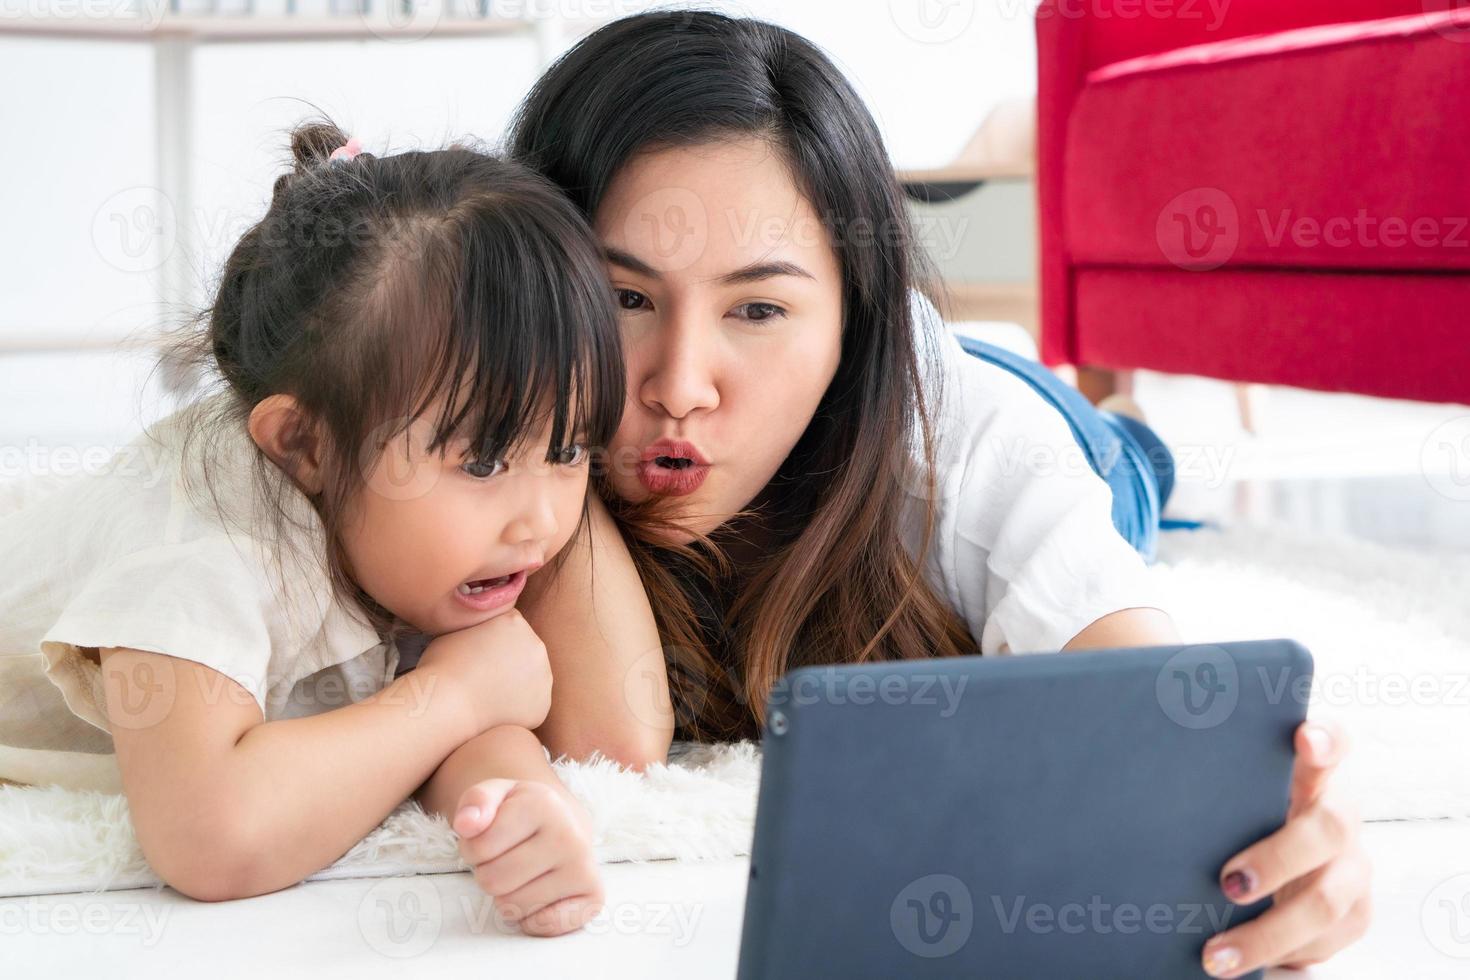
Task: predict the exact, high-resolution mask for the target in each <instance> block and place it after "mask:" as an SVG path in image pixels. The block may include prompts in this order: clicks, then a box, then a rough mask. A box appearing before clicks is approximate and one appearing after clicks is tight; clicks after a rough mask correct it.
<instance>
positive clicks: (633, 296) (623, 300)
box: [613, 289, 648, 310]
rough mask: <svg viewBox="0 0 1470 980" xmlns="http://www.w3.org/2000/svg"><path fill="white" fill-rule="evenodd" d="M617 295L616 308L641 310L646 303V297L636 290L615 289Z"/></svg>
mask: <svg viewBox="0 0 1470 980" xmlns="http://www.w3.org/2000/svg"><path fill="white" fill-rule="evenodd" d="M613 292H614V293H616V294H617V300H618V308H619V309H624V310H641V309H643V308H644V306H645V305H647V303H648V297H647V296H644V295H643V294H642V293H640V292H638V290H636V289H615V290H613Z"/></svg>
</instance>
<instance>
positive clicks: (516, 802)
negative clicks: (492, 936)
mask: <svg viewBox="0 0 1470 980" xmlns="http://www.w3.org/2000/svg"><path fill="white" fill-rule="evenodd" d="M453 827H454V832H455V833H457V834H459V837H460V842H459V853H460V856H461V857H462V858H463V859H464V861H465V863H466V864H468V865H470V867H472V868H473V869H474V873H475V882H476V883H477V884H478V885H479V886H480V890H481V891H483V892H484V893H485V894H487V895H489V896H490V897H492V898H493V899H495V908H496V911H497V914H499V915H500V916H501V917H502V918H504V919H506V920H507V921H510V922H515V923H518V924H519V925H520V927H521V931H522V932H524V933H526V934H527V935H530V936H559V935H561V934H562V933H566V932H572V931H573V930H575V929H580V928H581V927H582V926H583V925H585V924H586V923H587V921H588V920H589V919H591V918H592V917H593V916H595V915H596V914H597V913H598V912H599V911H601V909H602V906H603V890H602V876H601V874H600V873H599V872H598V869H597V860H596V858H594V857H593V856H592V818H591V817H590V816H589V815H588V813H587V811H586V810H585V809H583V808H582V807H581V806H580V805H579V804H578V803H576V802H575V801H573V800H571V799H569V798H568V797H567V796H566V795H564V794H562V793H559V792H558V791H557V790H556V789H554V788H553V787H551V786H548V785H547V784H545V783H541V782H536V781H534V780H528V779H522V780H514V779H487V780H484V781H483V782H479V783H476V784H475V785H473V786H471V787H470V788H469V789H467V790H465V791H464V793H463V794H462V795H461V796H460V799H459V805H458V807H457V808H456V811H455V814H454V821H453Z"/></svg>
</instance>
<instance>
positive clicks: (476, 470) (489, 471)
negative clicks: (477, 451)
mask: <svg viewBox="0 0 1470 980" xmlns="http://www.w3.org/2000/svg"><path fill="white" fill-rule="evenodd" d="M459 468H460V469H461V470H463V471H464V472H465V473H467V474H468V475H470V476H472V477H474V478H475V479H477V480H488V479H490V477H492V476H498V475H500V474H501V473H504V472H505V460H503V459H497V460H492V461H490V462H486V461H485V460H483V459H472V460H470V461H469V462H466V463H461V464H460V467H459Z"/></svg>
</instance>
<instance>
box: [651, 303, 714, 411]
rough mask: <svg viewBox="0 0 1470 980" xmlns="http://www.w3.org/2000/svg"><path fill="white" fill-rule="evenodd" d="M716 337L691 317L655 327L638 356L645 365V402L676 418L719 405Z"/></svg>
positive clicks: (652, 407) (708, 409)
mask: <svg viewBox="0 0 1470 980" xmlns="http://www.w3.org/2000/svg"><path fill="white" fill-rule="evenodd" d="M713 341H714V338H712V337H710V336H709V331H705V330H701V329H699V327H698V325H697V324H694V323H691V322H688V321H687V320H685V321H682V322H681V321H673V322H669V323H666V325H665V327H664V329H662V330H658V331H654V332H653V333H652V334H651V335H650V336H649V337H648V339H647V340H646V341H645V343H646V344H647V347H646V348H645V349H644V350H643V351H641V352H639V353H640V354H641V355H642V356H641V357H639V358H638V360H639V361H641V362H642V364H643V365H644V370H643V376H642V378H641V379H639V381H638V387H637V391H638V396H639V399H640V400H641V401H642V402H643V404H644V405H645V406H647V407H648V408H651V409H654V410H655V411H661V412H663V413H664V414H666V415H669V416H670V417H672V418H676V419H682V418H684V417H685V416H687V415H690V414H692V413H694V412H698V411H701V410H702V411H711V410H713V409H714V408H715V407H716V406H718V405H719V403H720V393H719V388H718V386H717V385H716V383H715V362H714V357H715V352H714V350H713Z"/></svg>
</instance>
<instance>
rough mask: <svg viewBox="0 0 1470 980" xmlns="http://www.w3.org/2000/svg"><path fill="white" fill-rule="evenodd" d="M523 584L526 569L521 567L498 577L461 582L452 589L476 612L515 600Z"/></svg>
mask: <svg viewBox="0 0 1470 980" xmlns="http://www.w3.org/2000/svg"><path fill="white" fill-rule="evenodd" d="M525 585H526V571H525V569H521V570H520V571H517V572H512V573H511V574H509V575H502V576H500V577H499V578H486V579H476V580H475V581H473V582H461V583H460V584H459V587H458V588H456V589H455V590H454V594H455V597H456V598H458V600H459V601H460V602H461V603H463V604H464V605H465V606H467V607H468V608H470V609H473V610H475V611H477V612H485V611H487V610H490V609H498V608H500V607H501V606H506V605H510V604H511V603H513V602H515V601H516V599H517V598H518V597H519V596H520V594H521V589H523V588H524V587H525Z"/></svg>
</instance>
